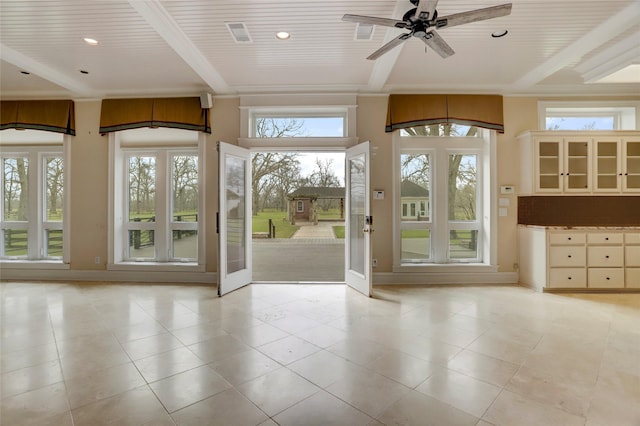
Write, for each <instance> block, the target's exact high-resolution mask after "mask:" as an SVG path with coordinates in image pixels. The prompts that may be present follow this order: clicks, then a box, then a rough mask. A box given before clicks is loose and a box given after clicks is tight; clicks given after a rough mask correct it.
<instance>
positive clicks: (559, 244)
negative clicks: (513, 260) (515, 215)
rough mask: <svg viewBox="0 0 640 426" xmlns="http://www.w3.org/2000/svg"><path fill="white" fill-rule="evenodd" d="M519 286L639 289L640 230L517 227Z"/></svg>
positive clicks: (541, 288) (537, 287)
mask: <svg viewBox="0 0 640 426" xmlns="http://www.w3.org/2000/svg"><path fill="white" fill-rule="evenodd" d="M519 239H520V282H521V283H522V284H525V285H528V286H530V287H534V288H536V289H538V290H544V289H598V290H608V289H610V290H618V291H622V290H623V289H640V229H637V228H629V229H626V230H620V229H615V230H609V229H607V228H600V229H592V228H587V229H579V228H576V229H571V230H565V229H556V228H545V227H536V226H520V227H519Z"/></svg>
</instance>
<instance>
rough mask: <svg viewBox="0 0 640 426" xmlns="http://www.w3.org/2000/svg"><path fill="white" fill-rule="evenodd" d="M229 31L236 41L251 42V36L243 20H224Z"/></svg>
mask: <svg viewBox="0 0 640 426" xmlns="http://www.w3.org/2000/svg"><path fill="white" fill-rule="evenodd" d="M226 25H227V28H228V29H229V32H230V33H231V35H232V36H233V39H234V40H235V41H236V43H251V42H252V40H251V36H249V31H247V27H246V26H245V25H244V23H243V22H226Z"/></svg>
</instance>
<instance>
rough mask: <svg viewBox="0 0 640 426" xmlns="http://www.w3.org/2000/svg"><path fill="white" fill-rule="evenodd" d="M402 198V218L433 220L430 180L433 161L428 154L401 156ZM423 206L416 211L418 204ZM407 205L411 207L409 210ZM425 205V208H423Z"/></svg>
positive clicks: (406, 219)
mask: <svg viewBox="0 0 640 426" xmlns="http://www.w3.org/2000/svg"><path fill="white" fill-rule="evenodd" d="M400 176H401V182H400V198H401V202H402V220H404V221H415V220H426V221H430V220H431V212H430V206H431V203H430V200H429V197H430V194H429V181H430V179H431V163H430V158H429V155H428V154H402V155H401V156H400ZM418 203H419V205H420V206H421V208H420V211H418V212H416V204H418ZM407 205H409V207H410V209H409V211H407ZM422 206H424V208H422Z"/></svg>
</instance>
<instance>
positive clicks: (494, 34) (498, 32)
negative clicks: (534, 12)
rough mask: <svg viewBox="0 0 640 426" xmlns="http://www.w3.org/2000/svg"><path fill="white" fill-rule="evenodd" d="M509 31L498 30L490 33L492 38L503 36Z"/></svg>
mask: <svg viewBox="0 0 640 426" xmlns="http://www.w3.org/2000/svg"><path fill="white" fill-rule="evenodd" d="M508 33H509V30H499V31H494V32H492V33H491V37H493V38H500V37H504V36H506V35H507V34H508Z"/></svg>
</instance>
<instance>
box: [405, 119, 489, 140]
mask: <svg viewBox="0 0 640 426" xmlns="http://www.w3.org/2000/svg"><path fill="white" fill-rule="evenodd" d="M480 134H481V132H480V131H479V129H478V128H477V127H474V126H466V125H464V124H456V123H451V124H434V125H432V126H416V127H411V128H408V129H401V130H400V136H403V137H412V136H415V137H425V136H430V137H471V138H477V137H479V136H480Z"/></svg>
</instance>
